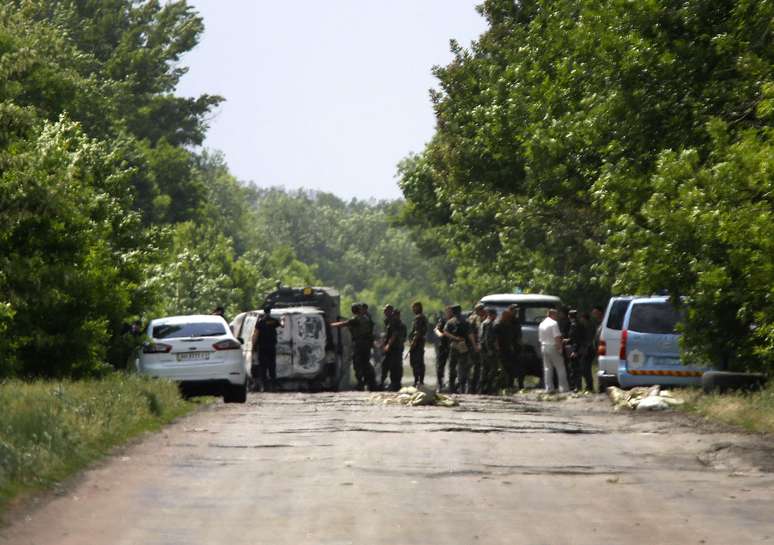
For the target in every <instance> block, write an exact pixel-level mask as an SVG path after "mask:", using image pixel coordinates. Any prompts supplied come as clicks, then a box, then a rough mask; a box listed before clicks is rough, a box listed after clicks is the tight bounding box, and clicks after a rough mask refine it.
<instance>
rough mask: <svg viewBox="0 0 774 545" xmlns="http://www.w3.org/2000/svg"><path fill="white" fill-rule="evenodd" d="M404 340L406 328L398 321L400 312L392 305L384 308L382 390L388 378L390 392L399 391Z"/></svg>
mask: <svg viewBox="0 0 774 545" xmlns="http://www.w3.org/2000/svg"><path fill="white" fill-rule="evenodd" d="M405 340H406V326H405V325H404V324H403V322H402V321H401V319H400V311H397V310H395V309H394V308H393V306H392V305H385V307H384V360H383V361H382V382H381V385H382V388H384V383H385V382H386V380H387V375H388V374H389V376H390V390H392V391H394V392H397V391H398V390H400V381H401V379H402V378H403V344H404V342H405Z"/></svg>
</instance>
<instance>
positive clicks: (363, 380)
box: [331, 301, 524, 393]
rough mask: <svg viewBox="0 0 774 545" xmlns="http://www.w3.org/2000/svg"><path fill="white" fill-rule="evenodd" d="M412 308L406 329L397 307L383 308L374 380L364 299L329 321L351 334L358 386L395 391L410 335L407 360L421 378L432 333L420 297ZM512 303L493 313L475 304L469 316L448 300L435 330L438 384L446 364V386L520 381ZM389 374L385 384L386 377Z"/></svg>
mask: <svg viewBox="0 0 774 545" xmlns="http://www.w3.org/2000/svg"><path fill="white" fill-rule="evenodd" d="M411 310H412V312H413V314H414V318H413V321H412V325H411V329H410V330H409V329H408V328H407V326H406V325H405V323H404V322H403V320H402V319H401V313H400V310H398V309H396V308H394V307H393V306H392V305H386V306H385V307H384V309H383V313H384V337H383V345H382V353H383V358H382V361H381V373H380V376H379V377H378V378H379V379H380V380H379V381H378V382H377V376H376V372H375V371H374V367H373V366H372V365H371V352H372V347H373V346H374V341H375V336H374V326H375V324H374V321H373V319H372V317H371V315H370V313H369V311H368V305H366V304H364V303H356V304H354V305H352V317H351V318H350V319H348V320H343V321H340V322H335V323H333V324H331V326H332V327H347V328H348V329H349V331H350V336H351V338H352V349H353V350H352V352H353V368H354V372H355V377H356V379H357V386H358V389H365V388H368V389H369V390H371V391H374V390H383V389H387V390H392V391H397V390H399V389H400V387H401V382H402V379H403V359H404V351H405V347H406V341H407V340H408V356H409V363H410V365H411V369H412V372H413V375H414V385H415V386H422V385H424V383H425V345H426V343H427V341H428V335H429V334H430V322H429V320H428V318H427V316H425V314H424V309H423V306H422V303H421V302H418V301H417V302H415V303H414V304H413V305H412V306H411ZM515 312H518V311H517V310H516V309H513V308H510V309H507V310H506V311H504V312H503V313H502V315H501V316H500V317H499V318H497V313H496V312H495V311H494V310H488V311H487V310H486V309H484V306H483V305H480V304H479V305H476V308H475V310H474V313H473V314H472V315H471V316H470V318H468V319H467V320H466V319H464V318H463V316H462V309H461V307H460V306H459V305H452V306H448V307H447V308H446V309H445V313H444V316H442V317H441V318H440V319H439V320H438V322H437V323H436V326H435V328H434V330H433V332H434V333H435V335H436V337H437V338H438V342H437V345H436V369H437V373H438V375H437V387H438V388H439V389H441V388H445V384H447V383H446V382H445V380H444V374H445V370H446V367H447V364H448V368H449V381H448V391H450V392H464V393H493V392H494V391H495V389H496V387H497V384H498V381H499V382H502V380H505V381H506V382H509V383H510V384H513V382H514V380H518V383H519V387H523V386H524V372H523V369H522V366H520V365H519V363H518V353H519V346H520V342H521V325H520V323H519V320H518V315H517V314H516V315H515ZM388 378H389V385H388V383H387V380H388Z"/></svg>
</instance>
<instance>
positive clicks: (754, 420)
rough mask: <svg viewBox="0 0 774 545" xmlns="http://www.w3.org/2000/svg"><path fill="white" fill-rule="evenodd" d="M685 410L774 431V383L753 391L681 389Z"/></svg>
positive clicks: (752, 428)
mask: <svg viewBox="0 0 774 545" xmlns="http://www.w3.org/2000/svg"><path fill="white" fill-rule="evenodd" d="M681 397H683V398H684V399H685V400H686V403H685V405H683V406H682V410H684V411H686V412H689V413H693V414H697V415H700V416H703V417H705V418H708V419H710V420H715V421H718V422H724V423H726V424H730V425H732V426H738V427H740V428H743V429H745V430H747V431H751V432H756V433H767V434H774V383H772V384H769V386H768V387H767V388H766V389H764V390H761V391H760V392H753V393H736V394H704V393H702V392H701V391H700V390H686V391H685V392H681Z"/></svg>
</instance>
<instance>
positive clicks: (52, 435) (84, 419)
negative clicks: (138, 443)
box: [0, 374, 196, 507]
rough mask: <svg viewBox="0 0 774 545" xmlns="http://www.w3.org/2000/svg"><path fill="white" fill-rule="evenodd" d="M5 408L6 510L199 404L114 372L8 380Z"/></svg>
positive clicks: (1, 482)
mask: <svg viewBox="0 0 774 545" xmlns="http://www.w3.org/2000/svg"><path fill="white" fill-rule="evenodd" d="M0 406H2V407H3V410H2V412H0V507H2V504H3V503H5V501H7V500H8V499H9V498H11V497H12V496H14V495H15V494H17V493H19V492H22V491H30V490H35V489H41V488H45V487H47V486H50V485H51V484H53V483H55V482H57V481H60V480H61V479H63V478H65V477H67V476H69V475H70V474H72V473H73V472H74V471H76V470H78V469H80V468H82V467H84V466H86V465H87V464H89V463H91V462H92V461H94V460H95V459H97V458H98V457H100V456H102V455H104V454H105V453H106V452H108V451H109V450H110V449H111V448H112V447H114V446H115V445H118V444H122V443H125V442H126V441H127V440H128V439H130V438H131V437H134V436H136V435H139V434H140V433H142V432H144V431H148V430H155V429H158V428H159V427H160V426H161V425H163V424H165V423H167V422H169V421H170V420H172V419H173V418H175V417H177V416H180V415H182V414H184V413H186V412H188V411H190V410H192V409H193V408H194V407H195V406H196V405H194V404H193V403H191V402H188V401H184V400H182V399H181V398H180V394H179V392H178V389H177V386H176V385H175V384H173V383H171V382H168V381H164V380H151V379H144V378H142V377H138V376H128V375H123V374H113V375H111V376H110V377H109V378H105V379H103V380H97V381H92V380H84V381H78V382H71V381H64V382H47V381H46V382H44V381H38V382H21V381H9V382H4V383H2V384H0Z"/></svg>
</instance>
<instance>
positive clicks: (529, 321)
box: [486, 301, 556, 325]
mask: <svg viewBox="0 0 774 545" xmlns="http://www.w3.org/2000/svg"><path fill="white" fill-rule="evenodd" d="M509 306H511V303H501V302H498V301H495V302H489V303H487V304H486V308H487V309H490V308H493V309H495V310H496V311H497V315H498V316H499V315H500V314H502V313H503V311H504V310H505V309H507V308H508V307H509ZM550 308H556V306H554V305H552V304H550V303H549V304H545V303H520V304H519V315H520V320H521V323H523V324H526V325H537V324H539V323H540V322H542V321H543V320H545V318H546V316H548V310H549V309H550Z"/></svg>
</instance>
